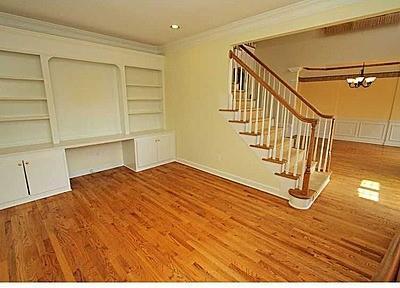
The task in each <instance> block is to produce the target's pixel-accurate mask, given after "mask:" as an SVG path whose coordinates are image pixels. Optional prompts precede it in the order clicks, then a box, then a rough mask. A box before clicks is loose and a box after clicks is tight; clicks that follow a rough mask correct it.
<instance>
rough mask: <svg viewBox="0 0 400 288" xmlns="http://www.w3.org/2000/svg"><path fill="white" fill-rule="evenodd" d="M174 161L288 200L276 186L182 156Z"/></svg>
mask: <svg viewBox="0 0 400 288" xmlns="http://www.w3.org/2000/svg"><path fill="white" fill-rule="evenodd" d="M176 162H178V163H181V164H183V165H187V166H190V167H193V168H195V169H198V170H201V171H204V172H207V173H209V174H213V175H216V176H219V177H221V178H224V179H227V180H230V181H232V182H236V183H239V184H242V185H245V186H248V187H251V188H254V189H257V190H260V191H262V192H266V193H268V194H271V195H273V196H277V197H279V198H282V199H285V200H288V199H287V198H285V197H283V196H282V195H280V192H279V189H278V188H275V187H271V186H268V185H265V184H262V183H259V182H256V181H253V180H249V179H245V178H242V177H240V176H237V175H233V174H230V173H228V172H224V171H221V170H218V169H215V168H211V167H208V166H205V165H202V164H199V163H195V162H192V161H189V160H185V159H183V158H177V159H176Z"/></svg>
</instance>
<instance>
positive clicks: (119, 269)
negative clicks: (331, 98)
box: [0, 141, 400, 281]
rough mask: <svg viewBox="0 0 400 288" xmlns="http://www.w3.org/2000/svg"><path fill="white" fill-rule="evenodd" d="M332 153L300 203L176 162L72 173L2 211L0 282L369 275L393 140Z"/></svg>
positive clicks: (389, 215) (398, 202)
mask: <svg viewBox="0 0 400 288" xmlns="http://www.w3.org/2000/svg"><path fill="white" fill-rule="evenodd" d="M333 153H334V154H333V155H334V156H333V163H332V170H333V177H332V182H331V183H330V184H329V186H328V187H327V189H326V190H325V191H324V192H323V193H322V194H321V196H320V197H319V198H318V199H317V201H316V202H315V204H314V205H313V207H312V209H310V210H307V211H299V210H295V209H292V208H290V207H289V206H288V204H287V201H284V200H282V199H279V198H276V197H273V196H271V195H268V194H266V193H262V192H260V191H257V190H255V189H251V188H248V187H245V186H242V185H239V184H236V183H232V182H230V181H227V180H224V179H221V178H218V177H215V176H212V175H210V174H207V173H204V172H201V171H198V170H195V169H192V168H189V167H187V166H184V165H181V164H177V163H172V164H168V165H164V166H162V167H158V168H155V169H151V170H148V171H144V172H140V173H136V174H135V173H133V172H131V171H130V170H128V169H125V168H118V169H113V170H109V171H106V172H102V173H97V174H93V175H88V176H84V177H79V178H76V179H74V180H73V181H72V185H73V189H74V190H73V192H71V193H64V194H61V195H59V196H55V197H51V198H48V199H45V200H40V201H36V202H34V203H28V204H25V205H21V206H18V207H14V208H10V209H7V210H3V211H0V247H1V249H0V280H3V281H4V280H6V281H10V280H11V281H16V280H34V281H36V280H46V281H51V280H59V281H64V280H67V281H102V280H110V281H114V280H120V281H337V280H339V281H367V280H368V279H370V278H371V276H372V275H373V274H374V273H375V272H376V269H377V265H378V263H379V262H380V260H381V259H382V257H383V255H384V253H385V252H386V248H387V246H388V244H389V242H390V239H391V238H392V237H393V235H394V233H395V231H396V230H397V231H398V230H399V229H400V175H399V174H400V169H399V168H400V148H382V147H380V146H374V145H364V144H356V143H348V142H338V141H337V142H335V145H334V151H333ZM360 189H361V190H360ZM373 192H375V193H376V194H374V193H373ZM374 195H375V196H374ZM371 200H373V201H371Z"/></svg>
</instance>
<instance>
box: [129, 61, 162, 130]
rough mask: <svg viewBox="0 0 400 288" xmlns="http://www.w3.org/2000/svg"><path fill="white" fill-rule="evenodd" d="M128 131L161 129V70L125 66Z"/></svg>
mask: <svg viewBox="0 0 400 288" xmlns="http://www.w3.org/2000/svg"><path fill="white" fill-rule="evenodd" d="M125 77H126V94H127V100H128V116H129V127H130V132H138V131H145V130H155V129H162V128H163V126H164V103H163V100H164V99H163V87H162V83H163V81H162V72H161V70H154V69H145V68H138V67H129V66H126V67H125Z"/></svg>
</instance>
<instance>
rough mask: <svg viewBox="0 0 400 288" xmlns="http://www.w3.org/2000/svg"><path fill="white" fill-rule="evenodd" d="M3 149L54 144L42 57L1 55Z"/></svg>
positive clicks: (0, 95) (0, 142)
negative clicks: (52, 142) (52, 141)
mask: <svg viewBox="0 0 400 288" xmlns="http://www.w3.org/2000/svg"><path fill="white" fill-rule="evenodd" d="M0 63H1V65H0V135H7V137H0V147H5V146H16V145H28V144H37V143H49V142H51V140H52V137H51V129H50V121H49V113H48V107H47V98H46V93H45V88H44V79H43V74H42V69H41V63H40V56H39V55H33V54H25V53H16V52H9V51H0Z"/></svg>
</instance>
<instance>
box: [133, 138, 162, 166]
mask: <svg viewBox="0 0 400 288" xmlns="http://www.w3.org/2000/svg"><path fill="white" fill-rule="evenodd" d="M156 140H157V139H156V138H155V137H148V138H147V137H146V138H139V139H135V146H136V147H135V148H136V159H137V160H136V161H137V162H136V163H137V166H138V168H140V167H145V166H149V165H152V164H154V163H157V142H156Z"/></svg>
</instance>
